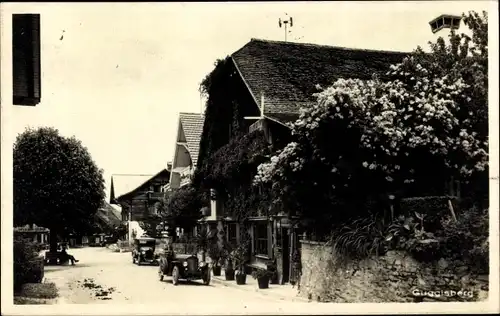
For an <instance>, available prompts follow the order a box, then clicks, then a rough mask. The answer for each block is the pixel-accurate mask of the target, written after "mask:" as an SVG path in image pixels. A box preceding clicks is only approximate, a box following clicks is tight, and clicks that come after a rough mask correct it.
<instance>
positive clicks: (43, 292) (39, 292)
mask: <svg viewBox="0 0 500 316" xmlns="http://www.w3.org/2000/svg"><path fill="white" fill-rule="evenodd" d="M57 295H58V291H57V287H56V285H55V284H54V283H29V284H24V285H23V286H22V290H21V296H24V297H29V298H40V299H52V298H56V297H57Z"/></svg>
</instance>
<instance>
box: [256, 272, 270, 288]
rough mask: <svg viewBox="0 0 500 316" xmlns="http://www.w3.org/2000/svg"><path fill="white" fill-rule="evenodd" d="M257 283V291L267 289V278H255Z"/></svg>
mask: <svg viewBox="0 0 500 316" xmlns="http://www.w3.org/2000/svg"><path fill="white" fill-rule="evenodd" d="M257 283H258V284H259V289H267V288H269V277H268V276H267V275H266V276H262V277H260V278H257Z"/></svg>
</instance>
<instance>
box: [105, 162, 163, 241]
mask: <svg viewBox="0 0 500 316" xmlns="http://www.w3.org/2000/svg"><path fill="white" fill-rule="evenodd" d="M169 179H170V171H169V170H167V169H163V170H162V171H160V172H158V173H157V174H156V175H144V174H114V175H112V177H111V192H110V203H111V204H117V205H120V206H121V208H122V211H121V216H122V220H123V221H127V222H128V226H129V239H130V236H131V233H132V231H133V230H136V231H137V232H138V234H137V235H138V236H141V235H142V233H143V232H142V229H141V228H140V227H139V224H138V223H139V222H141V221H143V220H145V219H147V218H148V216H149V215H154V214H156V212H157V206H158V203H159V201H160V200H161V199H162V198H163V197H164V195H165V193H164V192H163V187H164V186H165V185H166V184H167V183H168V182H169Z"/></svg>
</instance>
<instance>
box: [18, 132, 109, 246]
mask: <svg viewBox="0 0 500 316" xmlns="http://www.w3.org/2000/svg"><path fill="white" fill-rule="evenodd" d="M13 177H14V224H15V225H24V224H32V223H36V224H37V225H39V226H44V227H47V228H49V229H50V230H51V234H52V236H57V235H58V234H67V233H84V232H87V231H88V230H89V229H91V227H92V225H93V223H94V222H95V214H96V212H97V210H98V208H99V207H100V205H101V203H102V201H103V200H104V198H105V193H104V179H103V171H102V170H101V169H99V168H98V167H97V165H96V163H95V162H94V161H93V160H92V157H91V156H90V153H89V152H88V150H87V148H85V147H84V146H83V145H82V143H81V142H80V141H79V140H77V139H76V138H74V137H71V138H66V137H63V136H61V135H59V132H58V131H57V130H56V129H54V128H48V127H43V128H39V129H27V130H26V131H25V132H24V133H22V134H20V135H18V137H17V139H16V142H15V144H14V174H13ZM53 240H56V238H51V241H53Z"/></svg>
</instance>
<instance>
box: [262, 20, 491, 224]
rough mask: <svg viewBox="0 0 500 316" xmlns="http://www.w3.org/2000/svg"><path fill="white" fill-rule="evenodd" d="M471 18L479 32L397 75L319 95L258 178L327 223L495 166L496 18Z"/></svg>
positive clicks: (440, 47) (438, 48)
mask: <svg viewBox="0 0 500 316" xmlns="http://www.w3.org/2000/svg"><path fill="white" fill-rule="evenodd" d="M464 19H465V23H466V25H468V26H469V27H470V28H471V29H472V32H473V36H472V38H469V37H468V36H466V35H463V34H459V35H457V34H454V33H452V34H451V35H450V40H449V43H446V42H445V40H444V39H442V38H440V39H438V40H437V42H436V43H431V50H432V52H431V53H430V54H425V53H424V52H423V51H422V49H420V48H418V49H417V50H416V51H415V53H414V54H412V55H410V56H408V57H407V58H405V59H404V61H403V62H402V63H400V64H397V65H392V66H391V67H390V69H388V72H387V76H388V77H389V80H388V81H381V80H379V79H378V78H376V77H374V78H373V79H372V80H359V79H347V80H346V79H339V80H337V81H336V82H335V83H334V84H333V85H332V86H330V87H328V88H326V89H324V90H323V91H322V92H320V93H318V94H316V96H317V100H318V102H317V104H316V105H315V106H313V107H311V108H306V109H302V111H301V115H300V118H299V119H298V120H297V121H296V122H294V123H293V124H291V128H292V134H293V135H294V137H295V141H293V142H291V143H289V144H288V145H287V146H286V147H285V148H284V149H283V150H282V151H280V152H278V153H277V154H276V155H275V156H273V157H271V159H270V161H269V162H266V163H263V164H261V165H260V166H259V169H258V174H257V176H256V177H255V184H256V185H267V186H269V187H271V188H272V189H273V193H274V194H275V197H276V198H278V199H279V200H281V202H282V203H284V204H285V205H286V206H287V208H288V209H297V210H299V211H301V212H302V214H303V215H304V216H306V217H311V218H313V219H314V220H315V221H316V225H317V226H318V225H319V226H320V225H321V224H326V223H330V225H331V224H332V223H341V222H343V221H345V220H346V219H347V218H351V217H352V216H356V215H359V214H360V213H363V212H364V213H366V212H367V208H369V207H367V203H369V201H377V200H380V197H381V196H386V195H387V194H388V193H391V192H394V191H395V190H400V188H412V187H413V188H414V187H415V186H418V185H420V187H432V186H433V185H435V184H442V183H444V182H445V181H446V180H447V179H449V178H450V177H455V178H458V179H460V180H461V181H463V182H468V181H470V180H471V179H473V178H474V176H475V175H477V174H483V175H484V174H487V168H488V132H487V121H488V120H487V111H488V102H487V98H488V97H487V95H488V94H487V92H488V86H487V51H488V47H487V16H486V13H484V15H483V16H482V17H481V16H480V15H478V14H477V13H474V12H472V13H470V14H469V15H468V16H464ZM429 179H431V180H432V181H429ZM410 184H412V186H410ZM408 190H410V189H408ZM436 190H438V191H439V187H437V186H436ZM441 193H444V192H441Z"/></svg>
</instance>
